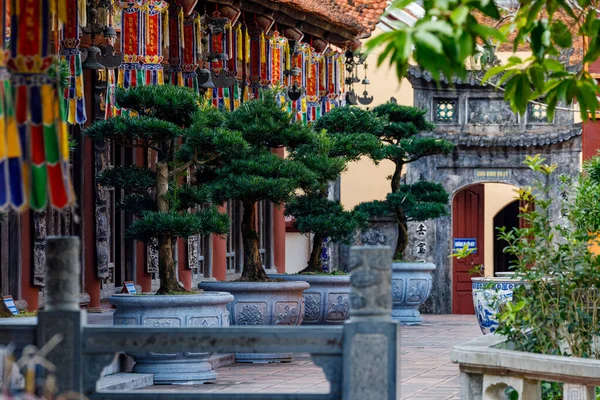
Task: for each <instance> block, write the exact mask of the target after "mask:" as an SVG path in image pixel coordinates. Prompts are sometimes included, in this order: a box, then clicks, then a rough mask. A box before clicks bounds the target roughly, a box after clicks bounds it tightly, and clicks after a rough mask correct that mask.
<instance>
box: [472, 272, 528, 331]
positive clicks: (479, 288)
mask: <svg viewBox="0 0 600 400" xmlns="http://www.w3.org/2000/svg"><path fill="white" fill-rule="evenodd" d="M471 281H472V288H473V305H474V306H475V315H477V321H478V322H479V328H480V329H481V332H482V333H483V334H484V335H487V334H489V333H494V332H495V331H496V329H498V319H497V316H496V314H498V311H499V310H500V308H501V307H503V305H504V304H506V303H507V302H509V301H511V300H512V297H513V291H514V289H515V287H516V286H518V285H520V284H521V283H522V282H521V281H520V280H519V279H516V278H512V277H510V276H502V277H477V278H471Z"/></svg>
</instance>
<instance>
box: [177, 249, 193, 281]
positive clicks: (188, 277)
mask: <svg viewBox="0 0 600 400" xmlns="http://www.w3.org/2000/svg"><path fill="white" fill-rule="evenodd" d="M177 268H178V269H179V282H181V283H182V284H183V287H184V288H185V290H192V289H193V288H192V270H191V269H189V268H188V257H187V242H186V241H185V240H183V239H177Z"/></svg>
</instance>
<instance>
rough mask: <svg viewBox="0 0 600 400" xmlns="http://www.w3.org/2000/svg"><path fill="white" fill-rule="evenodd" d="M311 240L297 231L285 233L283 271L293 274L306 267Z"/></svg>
mask: <svg viewBox="0 0 600 400" xmlns="http://www.w3.org/2000/svg"><path fill="white" fill-rule="evenodd" d="M310 246H311V241H310V239H309V237H308V236H306V235H301V234H300V233H298V232H287V233H286V234H285V272H286V273H287V274H295V273H297V272H300V271H302V270H303V269H304V268H306V263H307V262H308V258H309V256H310Z"/></svg>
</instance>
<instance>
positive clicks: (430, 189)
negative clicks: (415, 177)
mask: <svg viewBox="0 0 600 400" xmlns="http://www.w3.org/2000/svg"><path fill="white" fill-rule="evenodd" d="M386 199H387V203H388V204H389V205H390V206H391V207H392V209H400V208H401V209H403V210H404V213H405V215H406V218H407V221H427V220H429V219H435V218H439V217H442V216H444V215H448V199H449V195H448V193H447V192H446V190H445V189H444V187H443V186H442V185H440V184H439V183H434V182H428V181H418V182H416V183H413V184H409V185H402V186H400V190H399V191H397V192H394V193H390V194H388V195H387V197H386Z"/></svg>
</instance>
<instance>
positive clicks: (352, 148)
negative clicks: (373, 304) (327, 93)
mask: <svg viewBox="0 0 600 400" xmlns="http://www.w3.org/2000/svg"><path fill="white" fill-rule="evenodd" d="M383 127H384V120H383V119H381V118H378V117H377V116H376V115H375V114H373V113H372V112H370V111H366V110H362V109H360V108H357V107H340V108H335V109H333V110H332V111H331V112H329V113H327V114H325V115H324V116H322V117H321V118H320V119H319V120H318V121H317V122H316V123H315V124H314V128H315V130H320V131H321V133H320V134H319V135H317V136H316V138H315V140H314V141H312V142H311V143H308V144H305V145H303V146H300V147H298V148H297V149H296V150H295V151H293V152H292V153H291V157H292V158H293V159H295V160H298V161H301V162H302V163H304V164H305V165H306V166H307V167H308V168H309V169H310V170H311V171H313V172H314V173H315V174H316V176H317V179H316V182H315V183H316V185H314V186H313V187H311V188H310V189H309V190H307V191H305V192H303V193H300V194H296V195H295V196H294V197H293V199H292V200H291V201H290V202H289V203H288V204H287V205H286V214H287V215H291V216H293V217H294V225H295V227H296V228H297V229H298V230H299V231H300V232H301V233H304V234H308V233H312V234H313V243H312V250H311V253H310V258H309V260H308V265H307V266H306V268H305V269H303V270H302V271H301V273H318V272H322V264H321V254H322V252H323V242H324V240H325V239H327V238H329V239H330V240H331V241H333V242H341V243H349V242H350V241H351V240H352V238H353V236H354V232H355V231H356V230H357V229H358V228H359V227H361V226H364V225H365V224H366V222H367V218H366V215H365V214H363V213H359V212H355V211H346V210H344V207H343V206H342V204H341V203H340V202H339V201H336V200H331V199H329V197H328V189H329V185H330V183H331V182H333V181H335V180H337V179H338V178H339V176H340V174H341V173H342V172H343V171H344V170H345V169H346V168H347V166H348V163H350V162H353V161H356V160H358V159H359V158H360V157H361V156H363V155H369V156H370V157H371V158H372V159H373V160H378V157H379V154H380V150H381V143H380V140H379V137H378V135H379V134H381V132H382V130H383Z"/></svg>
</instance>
